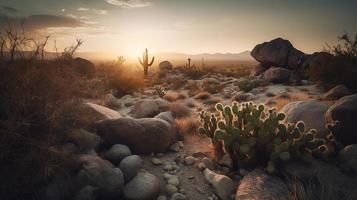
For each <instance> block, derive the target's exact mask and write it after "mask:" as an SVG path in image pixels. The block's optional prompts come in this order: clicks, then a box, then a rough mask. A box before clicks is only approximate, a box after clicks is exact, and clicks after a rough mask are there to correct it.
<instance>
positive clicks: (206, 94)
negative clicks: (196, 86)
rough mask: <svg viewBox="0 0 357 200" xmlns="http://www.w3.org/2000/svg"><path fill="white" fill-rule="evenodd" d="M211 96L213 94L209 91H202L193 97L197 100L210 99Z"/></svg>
mask: <svg viewBox="0 0 357 200" xmlns="http://www.w3.org/2000/svg"><path fill="white" fill-rule="evenodd" d="M211 97H212V95H211V94H210V93H209V92H200V93H198V94H196V95H195V96H194V97H193V98H194V99H197V100H206V99H210V98H211Z"/></svg>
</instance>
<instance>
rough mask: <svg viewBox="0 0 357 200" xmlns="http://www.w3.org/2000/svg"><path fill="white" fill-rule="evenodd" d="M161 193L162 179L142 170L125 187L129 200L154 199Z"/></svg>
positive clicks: (125, 193)
mask: <svg viewBox="0 0 357 200" xmlns="http://www.w3.org/2000/svg"><path fill="white" fill-rule="evenodd" d="M159 193H160V180H159V179H158V178H157V177H156V176H155V175H153V174H150V173H148V172H140V173H139V174H138V175H137V176H136V177H135V178H134V179H133V180H131V181H130V182H129V183H128V184H126V185H125V188H124V195H125V198H126V199H128V200H152V199H155V198H156V197H157V196H158V195H159Z"/></svg>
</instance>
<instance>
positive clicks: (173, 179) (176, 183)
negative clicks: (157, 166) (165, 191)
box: [164, 173, 180, 186]
mask: <svg viewBox="0 0 357 200" xmlns="http://www.w3.org/2000/svg"><path fill="white" fill-rule="evenodd" d="M164 178H165V179H166V181H167V183H168V184H171V185H174V186H180V180H179V178H178V176H177V175H171V174H168V173H165V174H164Z"/></svg>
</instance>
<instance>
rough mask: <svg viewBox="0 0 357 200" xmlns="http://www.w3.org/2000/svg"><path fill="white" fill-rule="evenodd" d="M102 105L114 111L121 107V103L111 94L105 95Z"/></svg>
mask: <svg viewBox="0 0 357 200" xmlns="http://www.w3.org/2000/svg"><path fill="white" fill-rule="evenodd" d="M103 103H104V105H105V106H106V107H108V108H110V109H113V110H116V109H118V108H120V107H121V102H120V100H119V99H117V98H116V97H115V96H114V95H112V94H107V95H105V96H104V99H103Z"/></svg>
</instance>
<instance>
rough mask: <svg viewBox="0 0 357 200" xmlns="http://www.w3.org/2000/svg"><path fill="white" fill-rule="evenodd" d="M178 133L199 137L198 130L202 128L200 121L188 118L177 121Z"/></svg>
mask: <svg viewBox="0 0 357 200" xmlns="http://www.w3.org/2000/svg"><path fill="white" fill-rule="evenodd" d="M176 124H177V128H178V132H179V133H180V134H181V135H183V136H185V135H197V130H198V128H199V126H200V120H199V119H197V118H196V117H187V118H181V119H177V120H176Z"/></svg>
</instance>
